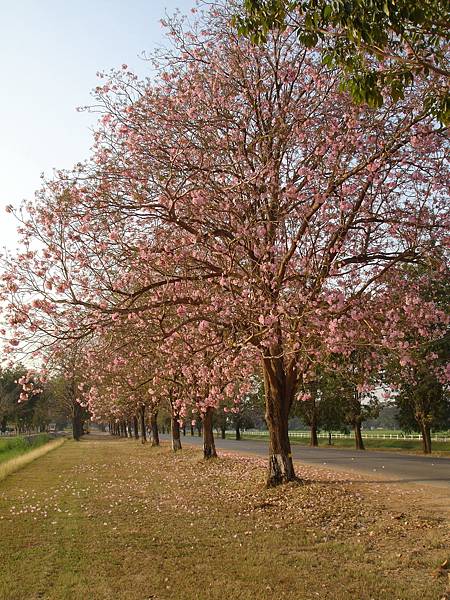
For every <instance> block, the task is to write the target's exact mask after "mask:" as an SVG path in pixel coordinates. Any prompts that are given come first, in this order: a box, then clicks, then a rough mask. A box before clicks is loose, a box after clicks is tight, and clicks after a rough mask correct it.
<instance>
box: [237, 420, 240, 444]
mask: <svg viewBox="0 0 450 600" xmlns="http://www.w3.org/2000/svg"><path fill="white" fill-rule="evenodd" d="M240 439H241V428H240V427H239V423H236V440H237V441H239V440H240Z"/></svg>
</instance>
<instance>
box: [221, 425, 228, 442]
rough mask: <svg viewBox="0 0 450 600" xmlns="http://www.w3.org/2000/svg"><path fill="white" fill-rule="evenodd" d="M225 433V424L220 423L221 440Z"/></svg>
mask: <svg viewBox="0 0 450 600" xmlns="http://www.w3.org/2000/svg"><path fill="white" fill-rule="evenodd" d="M226 433H227V430H226V428H225V425H221V426H220V435H221V438H222V439H223V440H224V439H225V438H226V437H227V435H226Z"/></svg>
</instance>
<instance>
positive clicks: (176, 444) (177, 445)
mask: <svg viewBox="0 0 450 600" xmlns="http://www.w3.org/2000/svg"><path fill="white" fill-rule="evenodd" d="M171 425H172V450H173V451H174V452H176V451H177V450H181V438H180V422H179V421H178V415H176V414H175V415H173V416H172V421H171Z"/></svg>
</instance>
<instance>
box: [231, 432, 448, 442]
mask: <svg viewBox="0 0 450 600" xmlns="http://www.w3.org/2000/svg"><path fill="white" fill-rule="evenodd" d="M227 433H229V434H230V435H232V434H233V431H228V432H227ZM243 433H244V435H255V436H268V435H269V434H268V432H267V431H250V430H247V431H244V432H243ZM361 433H362V437H363V439H365V440H417V441H421V440H422V436H421V435H420V433H402V432H401V431H399V432H398V433H375V432H364V431H362V432H361ZM289 437H291V438H309V437H310V433H309V431H290V432H289ZM317 437H318V438H326V439H328V433H327V432H325V433H324V432H320V433H318V434H317ZM331 437H332V438H344V439H353V433H334V431H333V432H332V434H331ZM431 440H432V441H433V442H450V437H443V436H435V435H432V436H431Z"/></svg>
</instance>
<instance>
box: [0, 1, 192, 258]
mask: <svg viewBox="0 0 450 600" xmlns="http://www.w3.org/2000/svg"><path fill="white" fill-rule="evenodd" d="M194 1H195V0H162V1H155V0H127V1H125V0H76V1H73V0H0V76H1V83H0V249H1V248H3V247H5V246H6V247H7V248H9V249H11V250H14V248H15V246H16V233H15V230H16V225H15V220H14V218H13V217H12V216H11V215H8V214H7V213H6V212H5V207H6V206H7V205H9V204H12V205H13V206H15V207H17V206H18V205H19V204H20V203H21V201H22V200H23V199H25V198H26V199H32V198H33V195H34V191H35V190H37V189H38V188H39V187H40V184H41V179H40V175H41V173H45V175H46V176H47V177H48V176H51V174H52V170H53V169H54V168H70V167H71V166H72V165H73V164H75V163H77V162H78V161H80V160H83V159H85V158H87V157H88V156H89V149H90V147H91V142H92V133H91V129H92V126H93V125H94V123H95V117H94V116H93V115H89V114H87V113H79V112H77V111H76V108H77V107H78V106H84V105H87V104H90V102H91V97H90V91H91V90H92V88H94V87H95V86H96V85H97V81H98V80H97V77H96V73H97V71H101V70H107V69H110V68H112V67H119V66H120V65H122V64H123V63H126V64H127V65H129V67H130V69H132V70H133V71H135V72H136V73H137V74H138V75H140V76H143V77H144V76H146V75H149V74H150V66H149V64H148V63H146V62H145V60H143V59H142V58H141V56H142V52H147V53H148V52H151V51H152V49H154V48H156V47H160V46H161V45H164V43H165V40H164V30H163V28H162V27H161V25H160V19H162V18H164V16H165V14H166V13H168V14H171V13H173V12H174V11H175V10H176V9H180V11H181V12H182V13H188V12H189V11H190V9H191V8H192V7H193V6H194Z"/></svg>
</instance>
